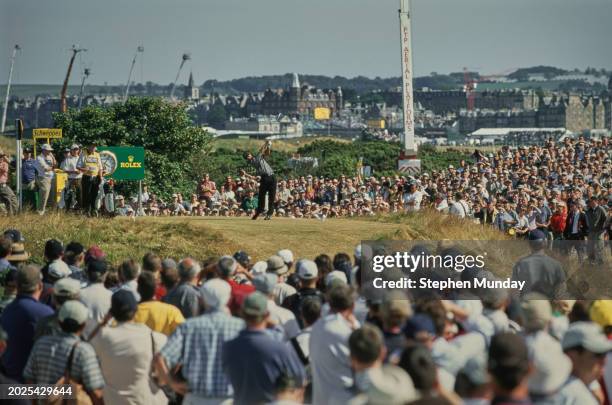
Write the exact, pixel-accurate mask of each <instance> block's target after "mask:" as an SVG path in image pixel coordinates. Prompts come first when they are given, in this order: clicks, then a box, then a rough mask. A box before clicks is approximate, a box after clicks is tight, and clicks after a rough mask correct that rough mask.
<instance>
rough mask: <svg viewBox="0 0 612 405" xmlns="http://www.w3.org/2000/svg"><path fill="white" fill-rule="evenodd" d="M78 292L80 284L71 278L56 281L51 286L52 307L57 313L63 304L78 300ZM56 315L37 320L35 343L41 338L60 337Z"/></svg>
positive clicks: (60, 331) (60, 330)
mask: <svg viewBox="0 0 612 405" xmlns="http://www.w3.org/2000/svg"><path fill="white" fill-rule="evenodd" d="M80 290H81V285H80V283H79V282H78V281H77V280H75V279H73V278H69V277H66V278H62V279H61V280H58V281H57V282H56V283H55V284H54V285H53V306H54V307H55V308H56V309H57V310H58V311H59V310H60V309H61V307H62V305H64V303H66V302H68V301H70V300H78V299H79V291H80ZM57 315H58V313H57V312H56V313H54V314H53V315H49V316H47V317H45V318H42V319H39V320H38V322H37V323H36V330H35V331H34V340H35V341H36V340H38V339H39V338H40V337H42V336H47V335H60V334H61V333H62V329H61V328H60V325H59V321H58V318H57Z"/></svg>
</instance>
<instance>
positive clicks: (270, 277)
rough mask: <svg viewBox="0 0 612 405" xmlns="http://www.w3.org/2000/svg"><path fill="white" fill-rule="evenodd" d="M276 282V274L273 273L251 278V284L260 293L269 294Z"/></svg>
mask: <svg viewBox="0 0 612 405" xmlns="http://www.w3.org/2000/svg"><path fill="white" fill-rule="evenodd" d="M277 282H278V276H277V275H276V274H273V273H265V274H260V275H259V276H256V277H254V278H253V286H254V287H255V289H256V290H257V291H259V292H261V293H262V294H265V295H270V294H272V291H274V287H275V286H276V283H277Z"/></svg>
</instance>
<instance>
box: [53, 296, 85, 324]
mask: <svg viewBox="0 0 612 405" xmlns="http://www.w3.org/2000/svg"><path fill="white" fill-rule="evenodd" d="M87 318H89V311H88V310H87V307H86V306H85V305H83V304H82V303H81V302H80V301H77V300H70V301H66V302H65V303H64V304H63V305H62V307H61V308H60V310H59V313H58V314H57V319H58V320H59V321H60V322H65V321H67V320H73V321H75V322H76V323H78V324H79V325H82V324H84V323H85V322H86V321H87Z"/></svg>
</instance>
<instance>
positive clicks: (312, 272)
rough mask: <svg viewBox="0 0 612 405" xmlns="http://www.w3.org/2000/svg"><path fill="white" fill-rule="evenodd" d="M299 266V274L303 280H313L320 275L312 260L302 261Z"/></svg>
mask: <svg viewBox="0 0 612 405" xmlns="http://www.w3.org/2000/svg"><path fill="white" fill-rule="evenodd" d="M299 263H300V264H299V265H298V269H297V274H298V277H299V278H301V279H302V280H313V279H315V278H317V276H318V275H319V269H318V268H317V264H316V263H315V262H313V261H312V260H308V259H304V260H300V262H299Z"/></svg>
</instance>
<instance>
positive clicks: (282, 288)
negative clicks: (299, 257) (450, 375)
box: [267, 254, 297, 305]
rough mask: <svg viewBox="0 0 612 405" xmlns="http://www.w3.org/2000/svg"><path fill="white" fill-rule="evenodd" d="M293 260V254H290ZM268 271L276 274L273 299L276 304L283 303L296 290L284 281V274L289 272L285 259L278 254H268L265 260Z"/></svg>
mask: <svg viewBox="0 0 612 405" xmlns="http://www.w3.org/2000/svg"><path fill="white" fill-rule="evenodd" d="M291 259H292V260H293V254H292V255H291ZM267 263H268V268H267V272H268V273H273V274H276V275H277V276H278V283H277V284H276V287H274V301H275V302H276V304H277V305H283V301H284V300H285V298H287V297H289V296H291V295H293V294H295V293H296V292H297V290H296V289H295V288H293V287H291V286H290V285H289V284H287V283H286V282H285V276H286V275H287V274H288V272H289V267H288V266H287V264H286V263H285V260H284V259H283V258H282V257H281V256H279V255H273V256H270V257H269V258H268V260H267Z"/></svg>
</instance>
